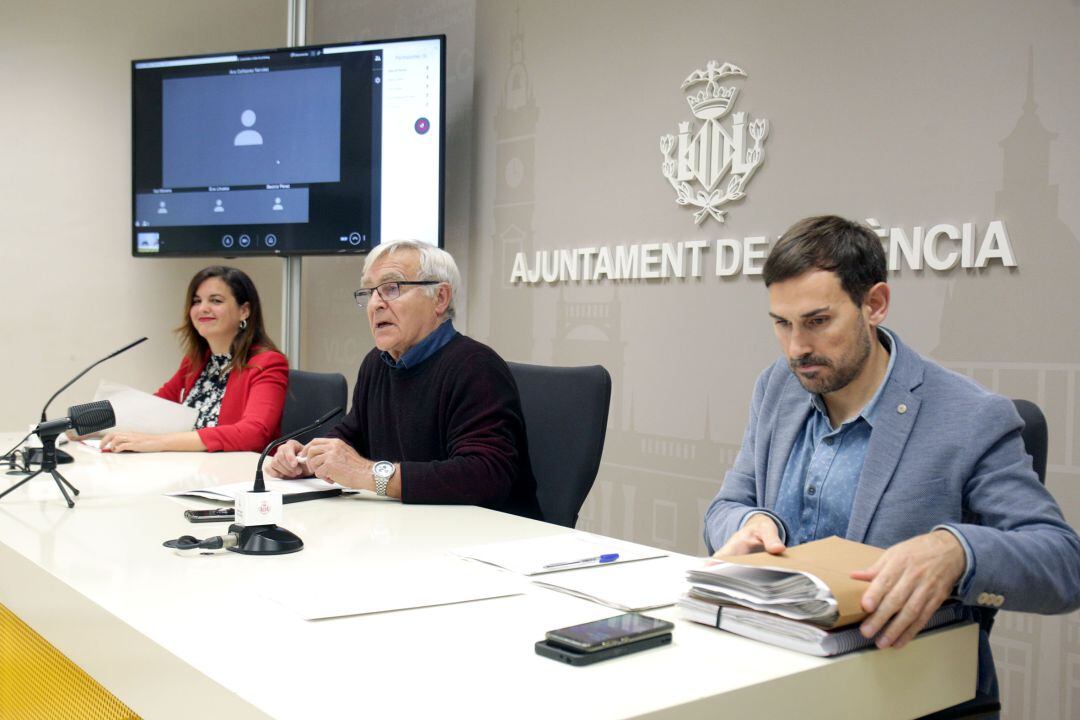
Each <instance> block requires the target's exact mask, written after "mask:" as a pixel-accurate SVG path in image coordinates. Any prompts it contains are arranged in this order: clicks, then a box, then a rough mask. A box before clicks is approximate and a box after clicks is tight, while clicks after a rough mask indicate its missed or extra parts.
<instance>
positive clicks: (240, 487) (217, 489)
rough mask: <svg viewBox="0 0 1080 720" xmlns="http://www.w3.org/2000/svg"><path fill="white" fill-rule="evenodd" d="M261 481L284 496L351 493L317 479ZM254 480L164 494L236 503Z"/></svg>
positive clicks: (267, 479)
mask: <svg viewBox="0 0 1080 720" xmlns="http://www.w3.org/2000/svg"><path fill="white" fill-rule="evenodd" d="M263 481H264V482H265V483H266V489H267V490H277V491H278V492H280V493H281V494H282V495H284V496H286V497H287V496H289V495H297V494H299V493H307V492H315V491H324V490H333V489H334V488H341V489H342V490H344V491H346V492H352V489H351V488H346V487H345V486H343V485H337V484H336V483H328V482H324V481H323V480H319V479H318V478H305V479H302V480H280V479H278V478H272V477H266V476H265V475H264V476H263ZM254 482H255V480H254V478H252V479H251V480H245V481H243V482H238V483H229V484H228V485H215V486H214V487H209V488H194V489H191V490H179V491H177V492H170V493H165V494H166V495H169V496H170V497H197V498H203V499H204V500H218V501H227V502H236V499H237V498H238V497H240V495H241V494H242V493H245V492H248V491H249V490H251V487H252V485H253V484H254Z"/></svg>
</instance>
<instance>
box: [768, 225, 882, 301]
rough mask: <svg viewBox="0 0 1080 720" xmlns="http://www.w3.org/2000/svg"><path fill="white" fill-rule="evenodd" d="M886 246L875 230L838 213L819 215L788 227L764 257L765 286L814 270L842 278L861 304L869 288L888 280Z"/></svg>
mask: <svg viewBox="0 0 1080 720" xmlns="http://www.w3.org/2000/svg"><path fill="white" fill-rule="evenodd" d="M886 267H887V263H886V261H885V249H884V248H883V247H882V245H881V240H880V239H879V238H878V236H877V235H875V234H874V231H873V230H871V229H870V228H868V227H866V226H865V225H861V224H859V223H857V222H852V221H851V220H845V219H844V218H842V217H837V216H836V215H819V216H818V217H810V218H805V219H803V220H800V221H799V222H797V223H795V224H794V225H792V226H791V227H789V228H788V229H787V230H786V231H784V234H783V235H781V236H780V239H779V240H778V241H777V242H776V245H775V246H774V247H773V249H772V251H770V252H769V257H768V258H767V259H766V260H765V268H764V270H763V273H762V274H763V275H764V278H765V286H766V287H768V286H769V285H772V284H773V283H776V282H783V281H784V280H790V279H791V278H795V277H799V276H800V275H802V274H804V273H808V272H812V271H814V270H828V271H829V272H834V273H836V275H837V276H838V277H839V278H840V284H841V285H842V286H843V288H844V292H846V293H847V294H848V296H849V297H850V298H851V300H852V302H854V303H855V304H856V305H862V302H863V299H864V298H865V297H866V293H867V291H868V290H869V289H870V288H872V287H873V286H874V285H876V284H878V283H879V282H886V278H887V275H886Z"/></svg>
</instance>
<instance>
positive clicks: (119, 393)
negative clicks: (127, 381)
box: [94, 380, 199, 433]
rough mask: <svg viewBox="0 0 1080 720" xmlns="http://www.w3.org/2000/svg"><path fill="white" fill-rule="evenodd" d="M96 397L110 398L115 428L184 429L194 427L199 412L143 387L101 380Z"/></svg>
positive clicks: (152, 430) (133, 429) (144, 430)
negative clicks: (144, 389)
mask: <svg viewBox="0 0 1080 720" xmlns="http://www.w3.org/2000/svg"><path fill="white" fill-rule="evenodd" d="M94 399H95V400H108V401H109V402H110V403H111V404H112V406H113V412H114V413H115V414H116V426H115V427H116V429H118V430H131V431H134V432H145V433H171V432H184V431H186V430H191V429H192V428H193V427H195V418H196V417H197V416H198V414H199V412H198V410H196V409H195V408H193V407H188V406H187V405H181V404H180V403H174V402H171V401H169V400H164V399H162V398H159V397H157V396H155V395H151V394H150V393H145V392H143V391H142V390H136V389H135V388H132V387H128V386H126V385H121V384H120V383H114V382H109V381H108V380H102V381H101V382H100V383H99V384H98V388H97V392H95V393H94Z"/></svg>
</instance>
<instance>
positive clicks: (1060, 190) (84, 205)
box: [0, 0, 1080, 720]
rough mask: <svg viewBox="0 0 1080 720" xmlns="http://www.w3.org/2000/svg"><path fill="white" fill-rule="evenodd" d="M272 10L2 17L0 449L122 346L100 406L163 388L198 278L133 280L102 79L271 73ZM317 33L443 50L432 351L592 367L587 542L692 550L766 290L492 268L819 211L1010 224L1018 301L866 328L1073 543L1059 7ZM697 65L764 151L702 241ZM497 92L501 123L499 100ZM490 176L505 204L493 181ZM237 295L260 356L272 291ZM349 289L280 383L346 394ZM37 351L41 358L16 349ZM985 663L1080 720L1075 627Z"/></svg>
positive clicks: (109, 91)
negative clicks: (524, 283) (1025, 449)
mask: <svg viewBox="0 0 1080 720" xmlns="http://www.w3.org/2000/svg"><path fill="white" fill-rule="evenodd" d="M284 5H285V3H284V1H283V0H280V1H278V2H269V1H267V2H256V1H253V0H248V1H247V2H242V1H240V0H233V1H231V2H227V3H222V2H185V3H175V2H169V3H166V2H155V3H149V2H136V1H135V0H130V1H128V2H119V1H117V0H114V1H113V2H99V3H77V2H70V3H57V2H51V3H50V2H38V3H30V2H25V3H21V4H18V5H13V4H12V3H4V4H2V5H0V68H2V71H3V73H4V77H5V83H4V97H3V108H4V112H3V113H0V137H3V138H4V144H3V148H4V150H3V153H2V155H0V158H2V162H3V167H4V172H3V173H2V175H0V217H3V218H4V219H5V221H6V223H7V224H6V227H7V228H8V231H7V233H6V234H5V237H4V238H0V248H2V250H0V252H2V253H3V254H2V256H0V257H2V259H3V261H4V262H3V265H2V266H3V268H4V269H5V271H6V276H5V281H6V282H5V285H4V287H5V290H4V298H5V300H6V302H4V303H3V304H2V307H0V334H2V337H3V338H4V339H5V346H4V347H5V350H6V352H5V353H4V357H5V360H4V369H5V370H6V371H7V372H6V373H5V376H6V377H7V378H8V383H7V387H6V388H5V390H6V394H5V400H6V402H5V403H4V404H3V406H2V408H0V419H2V420H3V421H4V425H5V426H6V427H15V426H20V425H23V424H25V423H28V422H29V421H30V420H32V419H33V417H34V415H35V414H36V412H37V411H38V409H39V405H40V402H41V401H42V400H43V399H44V397H45V396H47V395H48V394H49V393H50V392H51V390H52V389H53V387H54V386H55V384H56V383H57V382H59V381H60V380H62V379H63V378H65V377H66V376H67V375H69V374H70V372H71V371H72V370H73V369H75V368H78V367H80V366H81V365H82V364H83V363H84V362H86V361H88V360H90V359H92V358H94V357H95V356H97V355H99V354H101V353H103V352H105V351H107V350H109V349H111V348H113V347H116V346H119V345H121V344H123V343H124V342H126V341H127V340H129V339H130V338H133V337H135V336H137V335H140V334H148V335H150V336H151V339H152V340H153V343H152V344H149V343H148V344H147V346H146V347H143V348H140V349H139V350H137V351H135V352H133V353H132V354H131V355H130V356H129V357H126V358H123V359H118V360H117V361H114V363H113V364H112V365H110V366H109V367H108V369H107V370H103V371H99V372H97V373H95V376H96V377H101V376H108V377H111V378H117V379H125V378H126V379H128V380H130V381H131V382H133V383H134V384H137V385H140V386H142V387H147V388H150V387H153V386H154V385H155V384H156V383H157V382H159V381H160V380H161V379H162V378H163V377H164V376H165V375H166V374H167V372H168V371H170V370H171V369H172V367H173V366H174V364H175V362H176V349H175V346H174V344H173V341H172V338H171V337H170V336H169V333H168V328H170V327H171V326H172V325H173V324H174V323H175V321H176V313H177V307H176V306H177V304H178V301H179V294H180V293H181V292H182V287H183V284H184V282H185V281H186V279H187V277H188V276H189V275H190V273H191V272H192V271H193V270H194V269H196V268H197V267H198V266H200V265H201V264H202V263H201V262H200V261H197V260H195V261H179V260H170V261H139V262H136V261H135V260H133V259H132V258H130V256H129V253H128V250H127V242H126V238H127V235H128V228H127V222H128V221H129V208H128V203H129V200H128V194H129V191H128V188H129V183H130V179H129V169H128V164H129V162H130V157H129V145H130V143H129V133H130V128H129V88H128V82H129V81H128V73H129V70H128V65H127V63H128V61H129V60H130V59H131V58H133V57H140V56H152V55H167V54H173V53H186V52H197V51H212V50H219V49H225V48H236V47H264V46H276V45H281V44H283V43H284V35H285V21H284V17H285V7H284ZM311 20H312V21H311V24H310V26H309V32H308V40H309V41H311V42H329V41H345V40H353V39H371V38H379V37H392V36H403V35H418V34H428V33H446V34H447V35H448V38H449V42H448V45H449V51H448V65H449V68H450V74H449V78H448V83H447V91H448V148H447V218H446V227H447V247H448V249H450V250H451V252H453V253H454V254H455V256H456V257H457V258H458V259H459V261H460V262H461V265H462V270H463V272H464V274H465V276H466V279H467V285H468V296H467V298H466V300H467V301H468V303H467V304H468V308H467V312H466V313H463V317H462V319H461V320H460V321H459V323H458V324H459V326H461V327H462V328H463V329H466V330H467V331H468V332H469V333H470V334H472V335H474V336H476V337H478V338H480V339H482V340H485V341H487V342H489V343H490V344H492V345H493V346H494V347H495V348H496V349H497V350H499V351H500V352H502V353H503V354H504V355H505V356H506V357H508V358H510V359H514V360H524V361H533V362H540V363H554V364H583V363H594V362H599V363H602V364H604V365H605V366H606V367H608V369H609V370H610V371H611V373H612V375H613V378H614V380H615V387H614V395H613V404H612V416H611V421H610V427H609V433H608V444H607V447H606V449H605V456H604V463H603V466H602V468H601V473H600V477H599V478H598V480H597V483H596V486H595V488H594V490H593V493H592V495H591V496H590V498H589V500H588V501H587V502H586V505H585V508H584V509H583V515H582V520H581V523H580V525H581V527H583V528H585V529H589V530H596V531H600V532H604V533H609V534H613V535H617V536H622V537H627V538H631V539H635V540H639V541H643V542H648V543H651V544H656V545H660V546H663V547H668V548H672V549H677V550H681V551H685V552H699V551H701V550H702V549H703V546H702V544H701V541H700V531H701V517H702V514H703V512H704V508H705V507H706V506H707V504H708V502H709V500H710V499H711V498H712V496H713V495H714V494H715V492H716V490H717V488H718V487H719V484H720V481H721V479H722V477H723V473H724V471H725V470H726V468H727V467H729V466H730V463H731V460H732V458H733V454H734V451H735V449H736V448H737V446H738V442H739V439H740V436H741V433H742V429H743V425H744V423H745V415H746V405H747V402H748V400H749V396H750V389H751V385H752V383H753V380H754V377H755V376H756V374H757V373H758V372H759V370H760V369H761V368H762V367H763V366H764V365H766V364H767V363H768V362H770V361H771V360H772V359H773V358H774V357H775V355H776V348H775V346H774V343H773V340H772V338H771V333H770V329H769V326H768V324H767V321H766V320H765V317H764V309H765V305H764V303H765V296H764V290H763V288H762V287H761V284H760V281H758V280H757V279H754V278H747V277H734V278H717V277H715V276H712V275H709V274H707V275H706V276H705V277H704V278H701V279H696V280H667V281H648V282H646V281H636V282H623V283H610V282H603V283H598V284H595V285H593V284H573V283H571V284H569V285H566V286H540V287H515V286H512V285H510V284H509V283H508V279H509V274H510V269H511V264H510V262H511V260H512V252H513V251H514V250H517V249H524V250H545V249H554V248H568V247H584V246H588V245H608V246H613V245H617V244H629V243H634V242H653V241H658V242H667V241H680V240H690V239H706V240H710V241H714V240H716V239H718V238H742V237H744V236H747V235H756V234H767V235H771V236H773V237H775V235H776V234H777V233H779V232H780V231H782V230H783V229H784V228H785V227H786V226H787V225H788V224H790V223H791V222H792V221H794V220H796V219H798V218H799V217H802V216H804V215H807V214H811V213H820V212H838V213H841V214H845V215H849V216H851V217H856V218H865V217H875V218H877V219H879V220H880V221H881V222H882V223H885V224H887V225H890V226H891V225H896V226H901V227H905V228H907V229H908V230H909V231H910V229H911V228H912V227H913V226H915V225H922V226H928V225H931V224H934V223H937V222H953V223H962V222H975V223H976V224H977V225H978V226H979V227H980V228H985V226H986V224H987V223H988V222H989V221H990V220H992V219H1003V220H1005V221H1006V222H1007V224H1008V229H1009V232H1010V235H1011V237H1012V240H1013V243H1014V246H1015V248H1016V253H1017V258H1018V262H1019V268H1018V269H1017V270H1014V271H1007V270H1003V269H1002V268H1000V267H994V268H991V269H990V270H988V271H980V272H975V271H963V270H956V271H953V272H950V273H934V272H932V271H921V272H914V271H910V270H905V271H903V272H900V273H898V274H896V275H894V276H893V278H892V284H893V286H894V310H893V312H892V316H891V320H890V323H889V324H890V326H891V327H892V328H893V329H894V330H896V331H897V332H898V333H899V334H900V335H901V336H902V337H903V338H904V339H905V340H906V341H907V342H908V343H909V344H911V345H913V346H914V347H916V348H917V349H920V350H921V351H923V352H924V353H926V354H928V355H930V356H932V357H935V358H937V359H939V360H941V361H942V362H946V363H948V364H949V365H950V366H953V367H957V368H959V369H961V370H962V371H964V372H968V373H970V374H972V375H973V376H974V377H976V378H977V379H978V380H980V381H981V382H984V383H985V384H987V385H989V386H991V387H993V388H995V389H997V390H999V391H1001V392H1003V393H1006V394H1009V395H1012V396H1017V397H1020V396H1023V397H1028V398H1031V399H1033V400H1036V401H1037V402H1039V403H1040V404H1041V405H1042V406H1043V408H1044V410H1045V411H1046V413H1047V415H1048V417H1049V421H1050V427H1051V449H1050V465H1051V468H1050V473H1049V478H1048V486H1049V487H1050V489H1051V490H1052V491H1053V492H1054V494H1055V495H1056V496H1057V497H1058V498H1059V500H1060V502H1061V504H1062V506H1063V507H1064V509H1065V511H1066V514H1067V516H1068V517H1069V518H1070V520H1071V521H1072V522H1073V523H1074V524H1077V523H1080V401H1078V395H1080V328H1078V324H1077V321H1076V319H1075V317H1074V315H1075V312H1074V311H1075V308H1076V307H1077V306H1078V305H1080V295H1078V292H1080V291H1078V290H1077V288H1078V286H1080V284H1078V283H1077V272H1078V268H1080V203H1077V202H1076V198H1077V197H1080V93H1078V92H1077V91H1076V87H1077V86H1076V78H1077V77H1080V44H1078V43H1077V42H1076V38H1077V37H1080V2H1078V0H1035V1H1033V2H1027V3H1015V2H1012V1H1011V0H963V1H960V0H945V1H942V0H936V1H930V0H919V1H917V2H908V3H895V2H885V1H884V0H868V1H866V2H858V3H856V2H841V1H840V0H820V1H819V2H814V3H806V2H797V1H795V0H786V1H780V0H774V1H772V2H767V3H762V2H751V1H748V0H740V1H731V2H723V3H718V2H713V1H705V0H701V1H697V2H667V3H658V2H654V1H653V0H622V1H615V0H589V1H582V0H521V2H515V3H509V2H503V1H502V0H483V1H481V2H479V3H477V2H473V1H472V0H441V1H438V2H430V1H428V2H421V1H420V0H403V1H401V2H395V3H389V2H377V1H376V0H368V1H366V2H356V1H347V0H312V2H311ZM515 40H516V41H517V42H518V43H519V45H518V47H519V53H518V55H517V60H515V50H514V42H515ZM1029 56H1030V57H1032V58H1033V61H1034V62H1033V65H1030V66H1029ZM712 59H717V60H720V61H724V60H728V61H732V62H735V63H737V64H739V65H741V66H742V67H744V68H745V69H746V70H747V72H748V73H749V77H748V78H747V80H746V81H745V82H744V83H743V92H742V94H741V96H740V99H739V104H740V109H745V110H747V111H748V112H750V113H751V114H752V115H753V116H755V117H761V116H764V117H767V118H769V120H770V121H771V122H772V132H771V135H770V138H769V140H768V143H767V159H766V161H765V164H764V166H763V167H762V169H761V170H760V171H759V173H758V175H757V176H756V177H755V178H754V180H753V182H752V183H751V184H750V186H749V187H748V196H747V199H746V200H745V201H743V202H741V203H740V204H736V205H734V206H732V208H731V212H730V214H729V216H728V220H727V222H726V224H725V225H723V226H720V225H718V224H716V223H715V222H712V221H709V222H707V223H705V224H703V225H702V226H700V227H697V226H695V225H694V224H693V223H692V221H690V220H689V217H688V215H689V213H688V212H687V211H686V210H685V209H684V208H680V207H678V206H676V205H675V203H674V200H673V193H672V191H671V188H670V187H669V186H668V185H667V183H666V182H665V181H664V179H663V178H662V176H661V175H660V161H661V159H662V157H661V154H660V150H659V138H660V136H661V135H663V134H667V133H673V132H676V128H677V123H678V122H679V121H681V120H687V119H689V117H690V116H689V112H688V109H687V106H686V104H685V101H684V99H683V96H684V93H683V92H682V91H680V89H679V85H680V83H681V82H682V80H683V79H684V78H685V77H686V76H687V75H688V74H689V73H690V72H691V71H692V70H695V69H698V68H701V67H703V65H704V63H705V62H707V61H708V60H712ZM1029 68H1030V72H1029ZM518 81H523V82H524V85H523V87H524V88H525V92H524V94H523V95H514V94H513V93H511V92H509V91H508V88H510V87H511V86H512V85H513V84H514V83H516V82H518ZM510 95H513V97H512V98H510V97H509V96H510ZM14 108H18V112H15V111H13V109H14ZM514 158H518V160H520V161H521V163H522V165H523V166H524V173H523V174H521V175H515V174H513V173H508V172H507V169H508V166H509V165H510V164H511V161H512V160H513V159H514ZM13 170H14V171H13ZM511 179H513V182H512V183H511V182H510V180H511ZM710 259H711V256H710ZM241 266H242V267H244V268H245V269H248V270H249V271H251V272H252V273H253V274H254V275H255V276H256V280H257V282H258V283H259V286H260V288H261V290H262V292H263V294H264V298H265V301H266V304H267V306H268V308H269V310H270V313H269V315H270V322H271V327H272V328H273V329H275V330H276V328H277V327H278V322H279V320H278V317H279V315H278V313H277V308H278V306H279V304H280V287H279V285H280V282H279V273H280V261H278V260H274V259H264V260H255V261H246V262H244V263H242V264H241ZM359 266H360V259H359V258H309V259H306V260H305V261H304V312H303V338H302V341H303V356H302V365H303V366H304V367H305V368H308V369H320V370H335V371H338V372H342V373H344V374H346V376H347V377H349V378H350V381H351V379H352V376H353V374H354V373H355V369H356V367H357V366H358V364H359V360H360V358H361V357H362V355H363V354H364V353H365V352H366V351H367V350H368V349H369V348H370V347H371V344H370V338H369V335H368V331H367V328H366V327H365V324H364V322H363V318H362V317H361V316H360V315H359V313H357V312H356V311H355V308H354V307H353V306H352V305H351V296H350V293H351V291H352V290H353V289H354V288H355V287H356V284H357V281H358V278H359ZM32 323H36V324H37V325H34V324H32ZM36 327H48V328H50V329H52V330H53V332H54V333H55V334H54V339H53V340H51V341H49V342H48V343H44V344H42V343H40V338H41V333H40V331H38V330H36V329H34V328H36ZM93 384H94V378H93V377H91V378H88V379H86V380H83V381H82V382H81V383H80V384H79V385H78V386H77V387H76V389H74V390H72V391H71V392H69V393H67V394H66V395H65V396H64V397H62V398H61V399H60V404H58V407H60V406H61V405H62V404H63V403H64V402H78V401H81V400H83V399H85V398H86V396H87V395H88V394H89V392H91V391H92V388H93ZM994 645H995V653H996V655H997V662H998V669H999V676H1000V678H1001V681H1002V684H1003V687H1004V692H1005V704H1006V712H1005V716H1006V717H1009V718H1039V719H1040V720H1041V719H1046V720H1049V719H1051V718H1066V717H1078V716H1080V615H1078V614H1076V613H1074V614H1072V615H1070V616H1067V617H1055V618H1040V617H1034V616H1026V615H1015V614H1010V613H1004V614H1003V615H1002V616H1001V619H1000V621H999V624H998V626H997V627H996V628H995V632H994Z"/></svg>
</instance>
